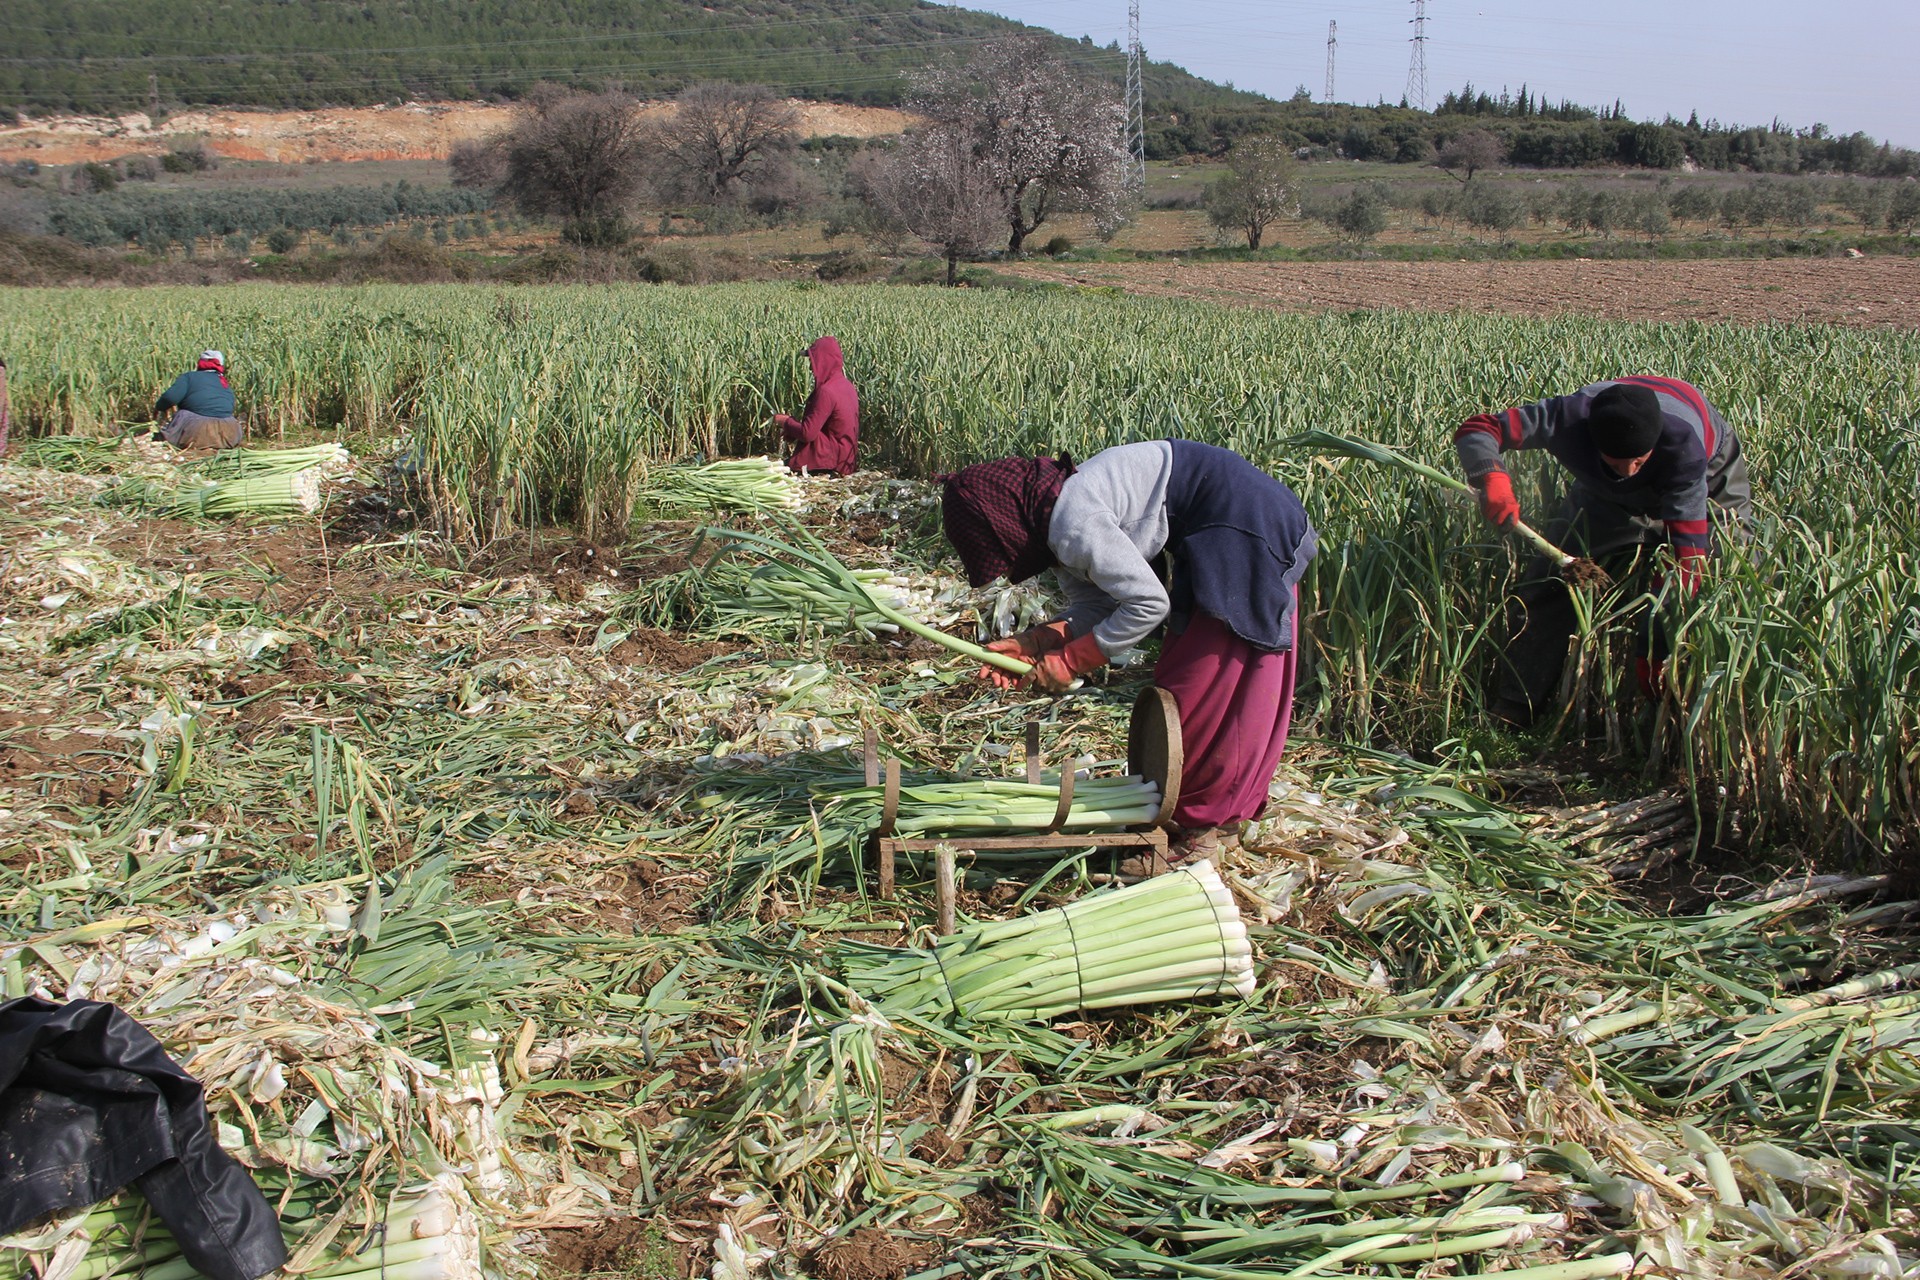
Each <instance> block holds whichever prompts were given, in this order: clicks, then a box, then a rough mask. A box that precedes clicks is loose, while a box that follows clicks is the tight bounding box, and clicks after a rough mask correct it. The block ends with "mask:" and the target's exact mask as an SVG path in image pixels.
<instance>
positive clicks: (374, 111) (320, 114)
mask: <svg viewBox="0 0 1920 1280" xmlns="http://www.w3.org/2000/svg"><path fill="white" fill-rule="evenodd" d="M794 105H795V106H796V107H797V108H798V109H799V111H800V133H801V135H802V136H803V137H809V138H811V137H826V136H829V135H839V136H842V137H854V138H867V137H876V136H880V135H885V134H893V133H899V132H900V131H901V130H903V129H904V128H906V123H907V116H906V114H905V113H904V112H900V111H894V110H890V109H888V108H884V107H854V106H845V105H842V104H839V103H831V102H803V101H799V100H796V101H795V102H794ZM671 109H672V107H671V104H668V103H664V102H659V103H649V104H648V105H647V106H646V107H645V108H644V113H645V114H649V115H660V114H665V113H666V112H668V111H670V110H671ZM511 114H512V109H511V108H509V107H502V106H494V105H491V104H488V103H482V102H409V103H405V104H403V105H401V106H397V107H391V106H378V107H340V108H330V109H327V110H321V111H240V110H219V111H185V112H182V113H180V114H179V115H174V116H167V117H165V118H164V119H162V120H160V121H158V122H155V121H154V120H153V119H152V118H151V117H149V116H147V115H145V114H144V113H141V112H134V113H132V114H129V115H124V116H118V117H112V116H49V117H46V118H45V119H29V120H23V121H22V122H21V123H20V124H19V125H17V126H15V127H13V128H8V129H0V162H6V163H10V162H13V161H16V160H37V161H39V162H40V163H41V164H84V163H86V162H88V161H96V160H97V161H106V160H117V159H119V158H121V157H122V156H131V155H153V154H156V153H158V152H162V151H166V150H168V149H169V148H170V147H171V146H173V145H174V144H175V143H176V142H178V141H184V140H187V139H199V140H201V141H204V142H205V143H206V146H207V150H209V151H211V152H213V153H214V154H215V155H219V156H224V157H226V158H227V159H230V160H268V161H275V162H278V163H282V164H288V163H303V162H315V161H342V160H350V161H361V160H438V159H442V158H444V157H445V156H446V154H447V151H448V149H449V148H450V147H452V146H453V144H454V143H456V142H463V141H466V140H468V139H472V138H478V137H480V136H482V135H483V134H488V133H492V132H494V131H495V130H497V129H499V128H500V127H501V126H503V125H504V124H506V123H507V120H508V118H509V117H510V116H511Z"/></svg>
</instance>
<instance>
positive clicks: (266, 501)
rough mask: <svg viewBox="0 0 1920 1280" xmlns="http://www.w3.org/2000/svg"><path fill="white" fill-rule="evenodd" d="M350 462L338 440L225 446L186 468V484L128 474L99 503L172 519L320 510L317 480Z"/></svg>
mask: <svg viewBox="0 0 1920 1280" xmlns="http://www.w3.org/2000/svg"><path fill="white" fill-rule="evenodd" d="M351 465H352V456H351V455H350V454H348V452H347V451H346V449H344V448H343V447H341V446H340V445H338V444H320V445H312V446H309V447H306V448H299V449H227V450H223V451H221V452H220V453H218V454H215V455H214V456H213V458H211V459H209V460H208V461H206V462H201V463H195V464H193V465H192V466H191V467H190V468H188V469H187V474H188V475H189V476H190V477H191V479H190V480H189V482H188V483H186V484H175V483H172V482H170V481H168V480H155V479H151V478H147V477H129V478H128V479H126V480H124V481H122V482H121V483H119V484H117V485H115V486H113V487H112V488H110V489H108V490H107V491H106V493H104V494H103V495H102V501H104V502H107V503H109V504H112V505H116V506H128V507H135V508H140V509H144V510H148V511H152V512H154V513H156V514H159V515H165V516H171V517H173V518H176V519H212V518H216V517H228V516H237V515H301V514H304V515H311V514H312V513H314V512H315V511H318V510H319V509H320V502H321V484H322V482H323V481H325V480H326V479H327V478H328V477H329V476H331V475H333V474H336V473H338V472H340V471H342V470H345V469H347V468H350V467H351Z"/></svg>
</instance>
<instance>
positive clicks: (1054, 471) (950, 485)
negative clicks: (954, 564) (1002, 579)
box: [941, 453, 1074, 587]
mask: <svg viewBox="0 0 1920 1280" xmlns="http://www.w3.org/2000/svg"><path fill="white" fill-rule="evenodd" d="M1073 472H1074V466H1073V459H1071V458H1069V457H1068V456H1067V455H1066V454H1064V453H1063V454H1061V455H1060V456H1059V457H1058V458H1001V459H1000V460H999V461H997V462H977V463H975V464H974V465H973V466H971V467H962V468H961V469H960V470H958V471H956V472H954V473H953V474H952V475H949V476H945V477H943V479H945V481H946V494H945V496H944V498H943V499H942V502H941V515H942V517H943V521H944V523H945V525H946V530H947V541H948V542H951V543H952V544H953V549H954V550H955V551H958V552H959V553H960V561H961V563H962V564H964V565H966V567H967V581H968V582H970V583H972V584H973V585H974V586H976V587H984V586H986V585H987V584H988V583H989V582H992V581H993V580H994V579H995V578H997V577H999V576H1000V575H1001V574H1005V575H1006V577H1007V581H1009V582H1024V581H1025V580H1026V579H1028V578H1031V577H1033V576H1034V575H1035V574H1037V573H1039V572H1041V571H1042V570H1044V569H1047V568H1049V567H1051V566H1052V564H1053V551H1052V549H1051V548H1050V547H1048V545H1047V527H1048V525H1050V524H1051V523H1052V521H1053V504H1054V502H1055V501H1056V500H1057V499H1058V498H1059V497H1060V486H1061V485H1063V484H1065V483H1066V480H1067V477H1068V476H1070V475H1072V474H1073Z"/></svg>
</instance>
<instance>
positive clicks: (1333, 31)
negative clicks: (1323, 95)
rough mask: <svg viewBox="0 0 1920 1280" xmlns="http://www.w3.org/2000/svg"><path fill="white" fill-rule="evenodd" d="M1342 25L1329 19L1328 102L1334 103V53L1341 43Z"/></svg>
mask: <svg viewBox="0 0 1920 1280" xmlns="http://www.w3.org/2000/svg"><path fill="white" fill-rule="evenodd" d="M1339 29H1340V24H1339V23H1337V22H1335V21H1334V20H1333V19H1331V18H1329V19H1327V101H1328V102H1332V101H1333V51H1334V49H1335V47H1337V46H1338V45H1339V43H1340V41H1339V40H1338V39H1337V38H1336V36H1337V33H1338V31H1339Z"/></svg>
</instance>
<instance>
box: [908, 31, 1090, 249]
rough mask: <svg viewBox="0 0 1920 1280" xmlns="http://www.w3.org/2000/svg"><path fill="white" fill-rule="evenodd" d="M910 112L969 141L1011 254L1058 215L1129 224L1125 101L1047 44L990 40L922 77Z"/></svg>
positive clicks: (914, 87) (1032, 39) (1010, 38)
mask: <svg viewBox="0 0 1920 1280" xmlns="http://www.w3.org/2000/svg"><path fill="white" fill-rule="evenodd" d="M908 106H909V107H910V108H911V109H912V110H913V111H915V112H917V113H918V114H919V115H921V116H922V117H924V118H925V119H926V120H927V122H928V123H929V125H931V126H933V127H936V128H938V129H941V130H946V131H950V132H951V133H952V134H953V135H954V136H955V137H956V138H958V139H960V140H961V141H962V143H963V144H964V146H965V147H966V149H967V150H968V151H969V152H970V153H971V154H972V155H973V157H974V159H975V161H977V162H978V164H979V165H980V168H981V172H982V173H983V174H985V175H986V177H987V179H988V180H990V181H991V182H992V184H993V187H994V189H995V190H996V191H997V192H998V193H999V200H1000V206H1001V217H1002V221H1003V222H1004V223H1005V226H1006V234H1007V252H1008V253H1009V254H1018V253H1019V252H1020V251H1021V248H1022V246H1023V245H1024V244H1025V243H1026V239H1027V237H1028V236H1030V235H1032V234H1033V232H1034V230H1035V229H1036V228H1038V227H1039V226H1040V225H1041V224H1042V223H1044V222H1046V221H1047V219H1048V218H1050V217H1052V216H1053V215H1054V214H1056V213H1065V212H1087V213H1092V214H1093V215H1094V219H1095V221H1096V223H1098V224H1100V225H1101V226H1102V227H1115V226H1118V225H1120V222H1121V220H1122V218H1123V217H1124V213H1125V209H1126V205H1127V192H1126V169H1127V162H1128V155H1127V148H1126V144H1125V140H1124V128H1125V124H1126V112H1125V109H1124V107H1123V105H1122V103H1121V96H1120V94H1119V93H1117V92H1116V91H1115V90H1114V88H1113V86H1112V85H1109V84H1105V83H1102V82H1101V81H1098V80H1095V79H1092V78H1091V77H1088V76H1086V75H1083V74H1082V73H1081V72H1079V71H1077V70H1075V69H1074V68H1073V67H1072V66H1071V65H1069V64H1068V63H1067V62H1066V61H1065V60H1063V59H1062V58H1060V57H1058V56H1057V55H1055V54H1054V53H1053V52H1052V51H1051V50H1050V49H1049V48H1048V46H1047V44H1046V43H1045V42H1044V41H1043V40H1041V39H1039V38H1037V37H1032V36H1008V37H1004V38H1001V39H997V40H991V41H988V42H987V43H985V44H982V45H980V46H979V47H978V48H977V49H975V50H974V52H973V53H972V55H971V56H969V57H968V58H966V59H965V60H964V61H949V62H945V63H942V64H940V65H938V66H934V67H930V68H928V69H926V70H924V71H921V72H919V73H918V74H916V75H914V76H913V77H912V82H911V92H910V94H909V101H908Z"/></svg>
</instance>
